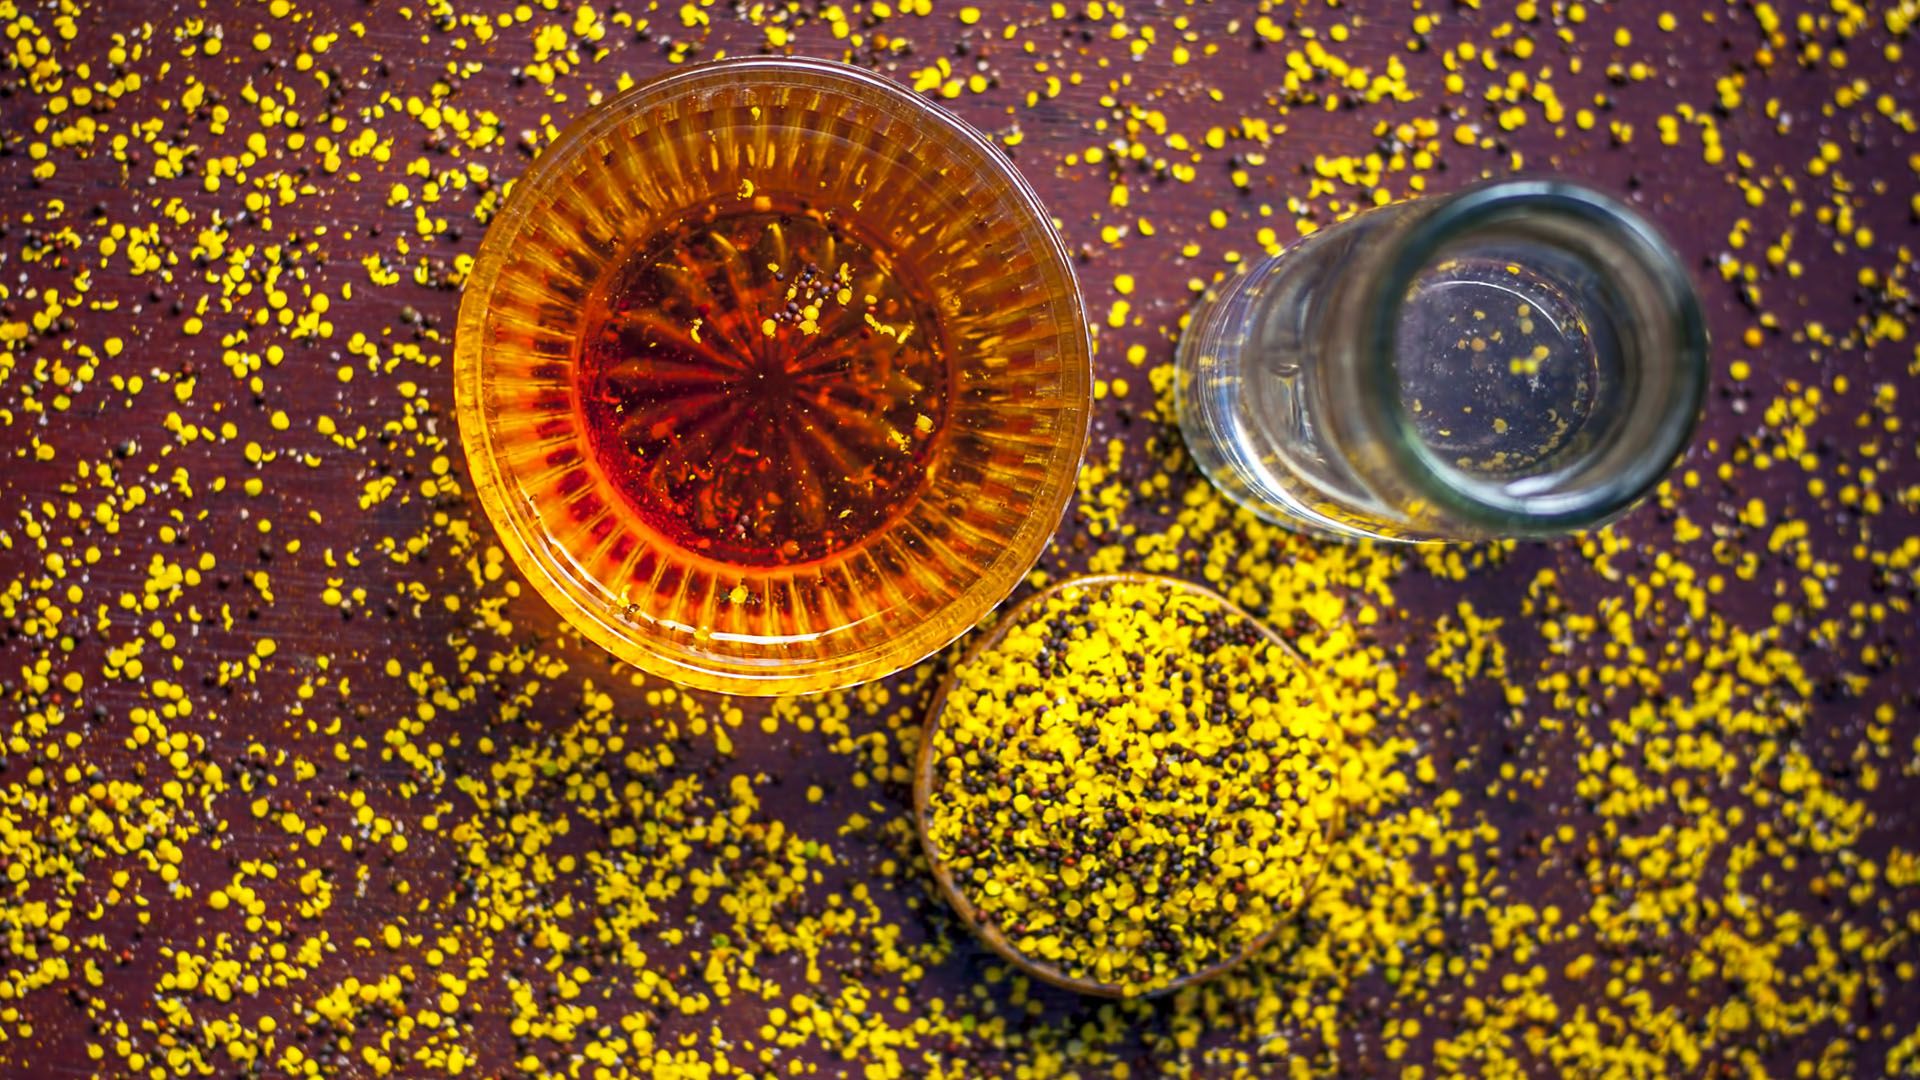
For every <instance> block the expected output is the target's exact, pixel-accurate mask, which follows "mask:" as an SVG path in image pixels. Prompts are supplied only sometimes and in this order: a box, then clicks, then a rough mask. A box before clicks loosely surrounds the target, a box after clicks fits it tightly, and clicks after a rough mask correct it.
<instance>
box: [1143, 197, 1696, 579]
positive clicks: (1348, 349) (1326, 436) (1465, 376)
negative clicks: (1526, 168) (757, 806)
mask: <svg viewBox="0 0 1920 1080" xmlns="http://www.w3.org/2000/svg"><path fill="white" fill-rule="evenodd" d="M1706 357H1707V336H1706V328H1705V323H1704V321H1703V319H1702V318H1701V314H1700V305H1699V300H1698V298H1697V297H1696V296H1695V294H1694V291H1693V287H1692V285H1691V283H1690V281H1689V280H1688V277H1687V274H1686V271H1685V270H1684V269H1683V268H1682V267H1681V265H1680V263H1679V260H1678V258H1677V256H1676V255H1675V254H1674V252H1673V250H1672V248H1671V247H1669V246H1668V245H1667V243H1666V242H1665V241H1664V240H1663V239H1662V238H1661V237H1660V235H1659V234H1658V233H1657V232H1656V231H1655V230H1654V229H1653V227H1652V226H1651V225H1650V224H1649V223H1648V222H1647V221H1646V220H1645V219H1644V218H1642V217H1640V216H1639V215H1637V214H1635V213H1634V212H1632V211H1631V210H1629V209H1627V208H1626V207H1624V206H1622V205H1621V204H1619V203H1618V202H1615V201H1614V200H1612V199H1610V198H1607V197H1606V196H1604V195H1600V194H1598V193H1596V192H1593V191H1591V190H1588V189H1586V188H1583V187H1580V186H1578V185H1574V184H1569V183H1565V182H1562V181H1555V180H1512V181H1500V182H1495V183H1490V184H1484V185H1481V186H1478V187H1474V188H1470V189H1468V190H1466V191H1463V192H1460V193H1458V194H1455V195H1451V196H1441V197H1433V198H1426V199H1419V200H1414V201H1411V202H1404V203H1399V204H1396V205H1393V206H1387V207H1382V208H1379V209H1376V210H1372V211H1369V212H1366V213H1363V214H1360V215H1358V216H1355V217H1353V218H1351V219H1349V220H1347V221H1345V222H1342V223H1341V224H1339V225H1336V226H1333V227H1331V228H1328V229H1326V230H1323V231H1321V232H1318V233H1315V234H1313V235H1311V236H1308V237H1306V238H1305V239H1303V240H1301V241H1300V242H1299V243H1298V244H1296V245H1294V246H1293V247H1292V248H1289V249H1288V250H1286V251H1284V252H1282V253H1281V254H1279V255H1277V256H1275V257H1273V258H1271V259H1268V260H1266V261H1265V262H1263V263H1259V264H1256V265H1255V266H1253V267H1251V268H1250V269H1249V270H1247V271H1246V272H1245V273H1244V274H1241V275H1240V276H1238V277H1236V278H1234V279H1233V280H1231V281H1228V282H1225V283H1223V284H1222V285H1221V286H1219V287H1218V288H1217V289H1216V290H1215V291H1214V292H1211V293H1209V294H1208V296H1207V297H1206V299H1205V300H1204V301H1203V302H1202V304H1201V305H1200V307H1199V308H1198V309H1197V310H1196V311H1195V313H1194V315H1193V318H1192V320H1191V322H1190V323H1189V325H1188V327H1187V330H1186V332H1185V335H1184V336H1183V338H1182V339H1181V342H1180V352H1179V378H1178V380H1177V382H1176V388H1175V394H1176V399H1177V402H1178V407H1179V414H1180V425H1181V428H1182V430H1183V431H1184V433H1185V435H1186V440H1187V446H1188V447H1189V449H1190V450H1191V451H1192V453H1193V455H1194V458H1195V460H1196V461H1197V462H1198V463H1199V465H1200V467H1201V469H1202V470H1204V471H1205V472H1206V474H1207V475H1208V477H1210V478H1211V479H1212V480H1213V482H1214V483H1215V484H1217V485H1218V486H1219V487H1220V488H1221V489H1222V490H1224V491H1225V492H1226V493H1227V494H1228V495H1230V496H1231V497H1233V498H1234V499H1235V500H1236V501H1238V502H1240V503H1241V504H1242V505H1244V506H1246V507H1247V508H1249V509H1250V510H1252V511H1253V512H1254V513H1256V514H1258V515H1260V516H1261V517H1263V518H1266V519H1267V520H1269V521H1273V522H1276V523H1278V524H1281V525H1287V526H1291V527H1294V528H1298V529H1303V530H1305V531H1309V532H1316V533H1320V534H1323V535H1332V536H1341V537H1374V538H1378V539H1387V540H1406V541H1436V540H1476V539H1488V538H1494V537H1508V536H1546V535H1553V534H1558V533H1564V532H1568V531H1570V530H1574V529H1583V528H1590V527H1593V526H1597V525H1599V524H1602V523H1604V522H1606V521H1608V520H1610V519H1612V518H1614V517H1617V516H1618V515H1620V514H1622V513H1624V512H1626V510H1627V509H1629V508H1630V507H1631V506H1632V505H1633V504H1634V503H1635V502H1637V501H1638V500H1639V499H1640V498H1641V497H1642V496H1644V495H1645V494H1646V493H1647V492H1648V491H1649V490H1650V489H1652V487H1653V486H1654V485H1655V484H1656V483H1658V482H1659V480H1660V478H1661V477H1662V476H1664V475H1665V474H1666V472H1667V470H1668V469H1669V468H1671V467H1672V465H1673V463H1674V462H1675V461H1676V460H1677V459H1678V458H1679V456H1680V454H1681V453H1682V452H1683V451H1684V450H1685V449H1686V444H1687V439H1688V437H1689V436H1690V435H1691V434H1692V431H1693V427H1694V424H1695V422H1696V420H1697V418H1698V416H1699V412H1700V406H1701V400H1702V398H1703V396H1704V393H1705V384H1706Z"/></svg>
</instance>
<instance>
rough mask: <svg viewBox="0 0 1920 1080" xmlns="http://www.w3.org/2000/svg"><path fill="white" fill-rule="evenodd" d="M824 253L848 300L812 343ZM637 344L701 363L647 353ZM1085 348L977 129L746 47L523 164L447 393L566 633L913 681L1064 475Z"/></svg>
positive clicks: (657, 84) (598, 118)
mask: <svg viewBox="0 0 1920 1080" xmlns="http://www.w3.org/2000/svg"><path fill="white" fill-rule="evenodd" d="M762 210H764V211H765V214H764V215H762V216H755V215H756V214H759V213H760V211H762ZM716 215H717V216H716ZM729 215H733V216H731V217H730V216H729ZM743 215H744V216H743ZM715 220H719V221H724V222H728V223H731V224H727V225H725V226H724V227H722V226H718V225H716V226H714V227H713V228H712V229H711V230H709V229H708V227H707V225H706V224H704V223H707V222H710V221H715ZM743 222H744V224H742V223H743ZM675 230H679V231H677V232H676V231H675ZM729 230H732V231H729ZM742 230H747V231H745V232H743V231H742ZM663 236H665V237H667V238H668V239H667V240H666V241H665V246H663V242H662V240H661V238H662V237H663ZM681 237H684V238H685V239H684V242H683V241H682V240H681V239H680V238H681ZM743 238H744V239H743ZM749 240H751V241H752V242H751V243H748V242H747V241H749ZM783 259H785V260H788V261H789V262H788V265H785V266H782V265H781V261H782V260H783ZM816 259H817V260H818V261H819V262H821V263H826V264H829V265H824V266H819V267H816V268H815V269H813V270H808V271H806V273H807V274H810V275H813V280H816V281H825V282H826V283H827V286H828V287H827V289H826V294H827V295H828V296H830V297H831V296H833V295H837V296H838V297H839V298H840V299H842V300H846V299H847V298H849V297H856V299H853V300H852V301H850V302H851V304H852V305H853V306H852V307H848V308H846V309H845V310H844V311H843V310H841V309H839V308H834V305H833V301H832V300H831V299H829V300H826V301H823V303H824V304H825V305H826V306H827V307H829V308H833V310H832V311H829V312H826V313H822V314H820V315H819V316H818V318H817V320H814V319H809V320H808V322H809V324H810V325H809V326H808V327H807V332H806V333H804V334H803V333H801V332H800V330H799V329H797V327H798V326H799V322H798V320H799V319H800V318H801V316H800V315H798V314H795V313H794V312H795V311H796V310H798V305H793V306H792V307H789V306H787V305H788V303H790V302H791V300H792V292H791V282H792V281H793V280H795V279H794V278H793V276H792V275H793V274H794V273H795V271H796V268H797V267H799V266H801V265H802V264H808V265H811V264H810V262H809V260H816ZM650 261H651V262H650ZM652 263H657V264H658V269H657V271H656V269H653V268H650V266H651V264H652ZM669 263H672V264H673V265H668V264H669ZM636 265H639V266H641V272H642V273H643V275H645V274H651V275H653V278H658V279H659V282H665V284H664V285H660V286H659V287H658V288H655V287H654V286H653V285H647V287H646V288H640V287H639V286H637V285H635V284H634V281H635V280H638V279H635V278H634V274H635V273H636V271H635V270H634V269H633V268H634V267H635V266H636ZM653 278H647V279H646V281H649V282H650V281H653ZM707 278H710V279H711V281H710V282H709V283H708V284H705V285H703V284H702V281H703V280H705V279H707ZM689 282H690V283H689ZM642 284H645V282H642ZM655 284H658V283H657V282H656V283H655ZM668 286H671V288H668ZM649 289H651V290H652V291H648V290H649ZM875 292H878V293H880V295H878V296H876V295H874V293H875ZM635 295H640V296H642V297H644V298H645V304H643V305H642V306H643V307H645V308H646V310H634V311H629V310H627V308H628V307H629V306H630V303H629V302H630V300H631V298H632V297H633V296H635ZM802 299H803V300H804V299H805V298H804V297H802ZM783 301H784V303H783ZM863 301H864V303H865V304H866V305H867V307H866V308H865V309H864V310H861V311H859V312H857V313H856V310H855V309H858V308H859V307H860V304H861V303H862V302H863ZM782 312H785V313H784V314H783V313H782ZM875 312H878V313H879V315H880V318H879V319H876V318H875V315H874V313H875ZM774 316H778V318H779V320H780V323H779V327H778V330H777V332H776V328H775V323H774ZM622 319H626V320H629V322H619V321H618V320H622ZM610 320H611V321H610ZM889 324H890V325H889ZM908 324H912V325H913V327H914V328H915V330H917V331H918V334H917V335H909V334H907V333H905V328H906V326H907V325H908ZM610 326H612V327H613V329H609V327H610ZM631 326H638V327H641V328H642V329H640V330H633V329H631ZM763 326H764V327H765V328H766V329H765V333H764V335H763V334H762V333H761V327H763ZM647 328H651V329H647ZM703 330H704V333H702V331H703ZM629 333H635V334H640V335H641V336H640V337H636V338H627V337H622V336H621V335H625V334H629ZM876 333H891V334H893V335H895V336H896V337H898V339H899V347H897V348H896V347H893V345H892V343H891V342H888V343H887V345H888V348H887V349H882V350H878V351H876V348H875V344H874V343H875V341H876V340H877V339H876V338H875V337H874V335H875V334H876ZM649 335H650V336H649ZM688 335H691V336H688ZM909 341H911V347H909V346H908V342H909ZM662 342H668V343H670V344H673V347H675V348H678V349H681V350H683V351H682V352H678V353H675V354H674V355H675V356H678V357H682V358H684V357H687V356H694V357H695V358H696V359H697V363H696V364H694V365H692V368H689V365H688V364H686V363H683V362H681V361H679V360H676V361H674V363H673V364H669V363H667V362H665V361H654V360H651V359H648V358H649V357H652V356H658V355H664V354H661V353H657V352H648V351H647V350H648V349H652V348H655V347H657V346H659V345H660V344H661V343H662ZM690 342H698V344H697V345H696V344H692V343H690ZM609 343H611V344H612V345H613V346H619V347H621V348H628V347H631V348H632V349H634V350H636V353H635V355H637V356H638V357H639V359H638V360H637V361H628V362H626V363H625V364H619V363H608V362H602V361H601V360H599V359H597V357H599V356H601V355H602V353H601V352H598V351H596V350H602V351H604V349H605V348H607V347H609ZM674 343H677V344H674ZM882 354H884V355H882ZM1090 354H1091V347H1090V344H1089V341H1088V335H1087V327H1086V320H1085V317H1084V314H1083V311H1082V307H1081V302H1080V298H1079V293H1078V290H1077V287H1076V285H1075V282H1074V278H1073V274H1072V270H1071V267H1070V265H1069V263H1068V260H1067V256H1066V252H1065V250H1064V248H1063V247H1062V245H1061V243H1060V240H1059V238H1058V236H1057V235H1056V233H1055V232H1054V230H1053V227H1052V223H1051V219H1050V218H1049V217H1048V215H1047V213H1046V211H1045V210H1044V208H1043V207H1042V206H1041V205H1040V203H1039V202H1038V200H1037V199H1036V198H1035V196H1034V194H1033V192H1032V190H1031V189H1030V188H1028V186H1027V185H1026V184H1025V183H1024V182H1023V181H1022V180H1021V178H1020V177H1019V175H1018V174H1017V173H1016V172H1015V171H1014V170H1013V168H1012V166H1011V164H1010V163H1009V162H1008V161H1007V160H1006V159H1005V158H1004V157H1003V156H1002V155H1001V154H1000V153H999V152H998V151H997V150H996V149H995V148H994V147H993V146H991V145H990V144H989V143H988V142H987V141H986V140H985V139H984V138H982V137H981V136H980V135H979V134H978V133H976V132H974V131H973V130H972V129H970V128H968V127H967V126H965V125H964V124H962V123H961V122H959V121H958V120H956V119H955V118H954V117H952V116H951V115H949V114H948V113H946V112H945V111H943V110H942V109H940V108H938V107H937V106H934V105H932V104H930V103H928V102H926V101H923V100H921V99H920V98H918V97H916V96H915V95H913V94H911V93H909V92H907V91H906V90H904V89H902V88H901V87H899V86H898V85H896V84H894V83H893V82H891V81H889V80H887V79H885V78H882V77H880V76H877V75H874V74H871V73H868V72H865V71H862V70H859V69H857V68H852V67H848V66H845V65H840V64H833V63H826V62H821V61H812V60H791V59H746V60H734V61H723V62H720V63H716V64H711V65H706V66H702V67H696V68H689V69H686V70H684V71H679V72H676V73H673V74H671V75H668V76H666V77H664V78H661V79H658V80H656V81H654V82H651V83H648V84H645V85H643V86H640V87H636V88H635V89H633V90H630V91H628V92H626V93H623V94H621V95H619V96H617V97H615V98H613V99H611V100H609V101H607V102H605V103H603V104H602V105H600V106H598V107H596V108H594V109H592V110H590V111H589V112H587V113H586V114H584V115H582V116H581V117H579V118H578V119H577V120H575V121H574V122H573V123H572V124H571V125H569V126H568V127H567V129H566V130H565V131H564V132H563V133H562V134H561V136H560V138H559V140H558V141H557V142H555V143H554V144H553V146H552V147H550V148H549V149H548V150H547V151H546V152H545V153H543V154H542V155H541V156H540V158H539V159H538V161H537V162H536V163H535V164H534V166H533V167H532V168H531V169H529V170H528V171H527V173H526V175H525V176H524V177H522V178H521V179H520V180H519V181H518V182H517V183H516V184H515V185H514V186H513V188H512V190H511V192H510V194H509V196H508V198H507V200H506V202H505V205H504V206H503V208H502V209H501V211H500V213H499V214H498V216H497V217H496V218H495V220H494V221H493V222H492V224H491V226H490V228H489V230H488V233H487V236H486V240H485V242H484V243H483V244H482V245H481V249H480V254H479V257H478V259H477V260H476V262H475V264H474V268H473V271H472V273H471V275H470V276H469V278H468V281H467V285H466V292H465V296H464V298H463V300H462V304H461V308H460V322H459V328H458V336H457V339H456V342H455V348H454V375H455V391H456V399H457V408H458V412H459V417H460V431H461V437H462V439H463V441H464V444H465V446H466V451H467V459H468V463H469V466H470V468H471V470H472V474H473V479H474V487H475V490H476V492H477V495H478V498H479V499H480V502H481V504H482V505H483V506H484V507H485V509H486V512H487V515H488V516H489V518H491V520H492V521H493V524H494V526H495V528H496V529H497V531H498V533H499V536H500V539H501V542H502V544H503V545H504V546H505V548H506V549H507V551H508V553H509V554H510V555H511V556H512V558H513V561H514V562H515V563H516V564H517V565H518V566H519V568H520V570H521V571H522V573H524V574H525V575H526V577H527V579H528V580H529V581H530V582H531V583H532V584H533V586H534V587H535V588H536V589H537V590H538V591H539V592H540V593H541V594H542V595H543V596H545V597H546V598H547V600H548V601H549V602H551V603H552V604H553V606H554V607H555V608H556V609H557V610H558V611H559V612H560V613H561V614H562V615H563V616H564V617H565V618H566V619H567V620H568V621H569V622H571V623H572V624H573V625H575V626H576V627H578V628H579V629H580V631H581V632H582V633H584V634H585V635H586V636H587V637H589V638H591V639H592V640H594V641H595V642H597V643H599V644H600V645H602V646H604V647H605V648H607V649H608V650H610V651H611V652H613V653H614V654H615V655H616V656H619V657H620V658H622V659H623V660H626V661H628V662H630V663H632V664H634V665H636V666H637V667H639V668H641V669H643V670H645V671H647V672H649V673H652V674H656V675H660V676H663V677H665V678H667V679H670V680H672V681H674V682H677V683H680V684H683V685H687V686H693V687H699V688H703V689H710V690H719V691H726V692H730V693H744V694H775V693H798V692H809V691H818V690H826V689H831V688H837V687H845V686H850V685H853V684H856V683H860V682H864V681H866V680H869V679H873V678H877V677H880V676H882V675H886V674H888V673H891V672H893V671H896V670H898V669H900V668H902V667H905V666H907V665H909V664H912V663H915V662H916V661H918V660H920V659H922V658H924V657H926V656H927V655H928V654H930V653H932V652H934V651H935V650H937V649H939V648H940V647H942V646H944V645H946V644H947V643H948V642H950V641H952V640H953V639H954V638H955V637H957V636H958V635H959V634H961V633H963V632H965V631H966V630H967V629H968V628H970V627H972V626H973V625H974V624H975V623H976V622H978V621H979V620H980V618H981V617H982V616H984V615H985V614H986V613H987V612H988V611H990V610H991V609H992V608H993V607H994V606H995V605H996V604H998V603H999V602H1000V601H1001V600H1003V599H1004V598H1005V597H1006V596H1007V594H1008V593H1009V592H1011V591H1012V589H1013V588H1014V586H1015V585H1016V584H1017V583H1018V582H1019V580H1020V578H1021V577H1022V576H1023V575H1024V574H1025V573H1026V571H1027V570H1028V569H1029V568H1031V566H1032V565H1033V563H1034V561H1035V559H1036V558H1037V557H1038V556H1039V553H1040V551H1041V549H1042V548H1043V547H1044V546H1045V544H1046V542H1047V540H1048V538H1049V537H1050V536H1051V535H1052V534H1053V532H1054V530H1055V528H1056V527H1057V525H1058V523H1059V520H1060V515H1061V512H1062V510H1063V508H1064V507H1065V505H1066V502H1067V500H1068V498H1069V496H1070V495H1071V493H1072V490H1073V481H1074V475H1075V471H1076V469H1077V467H1078V464H1079V461H1080V457H1081V454H1082V451H1083V450H1084V448H1085V444H1086V438H1087V419H1088V411H1089V400H1090V392H1089V391H1090V385H1089V384H1090V374H1089V359H1090ZM636 363H637V364H638V365H639V366H638V367H635V366H634V365H635V364H636ZM675 365H677V366H675ZM683 369H686V370H683ZM694 369H697V370H694ZM636 371H638V372H640V373H641V374H639V375H635V374H634V372H636ZM663 372H664V373H667V374H672V375H673V376H674V377H673V378H668V377H667V375H666V374H663ZM623 379H624V380H628V381H624V382H623V381H622V380H623ZM674 379H679V380H680V381H678V382H676V381H674ZM634 380H638V381H637V382H636V381H634ZM769 380H772V381H771V382H770V381H769ZM636 386H639V387H642V388H643V389H644V392H641V391H640V390H636V389H635V387H636ZM768 386H775V387H777V389H775V390H772V391H769V390H767V389H766V387H768ZM769 395H771V396H769ZM610 402H611V404H609V403H610ZM888 440H891V444H890V443H889V442H888ZM889 445H897V446H898V447H899V448H900V449H899V456H898V457H894V456H889V454H890V451H889V450H888V446H889ZM743 461H746V462H748V463H749V464H750V467H743V466H742V462H743ZM875 462H878V464H875ZM716 506H717V507H718V508H719V509H716Z"/></svg>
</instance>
